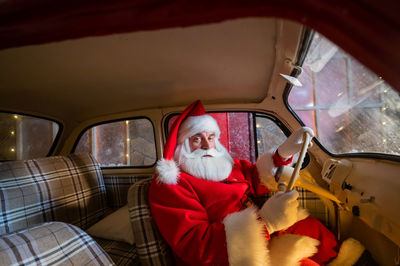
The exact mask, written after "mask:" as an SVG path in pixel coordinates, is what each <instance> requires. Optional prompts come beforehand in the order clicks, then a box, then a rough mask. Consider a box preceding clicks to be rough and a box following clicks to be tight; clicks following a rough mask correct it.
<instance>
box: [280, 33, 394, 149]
mask: <svg viewBox="0 0 400 266" xmlns="http://www.w3.org/2000/svg"><path fill="white" fill-rule="evenodd" d="M302 68H303V71H302V73H301V74H300V76H299V77H298V79H299V81H300V82H301V83H302V86H301V87H293V88H292V90H291V92H290V94H289V99H288V103H289V105H290V107H291V108H292V109H293V110H294V112H295V113H296V114H297V115H298V116H299V117H300V119H301V120H302V121H303V122H304V123H305V124H306V125H307V126H309V127H311V128H312V129H313V130H314V131H315V133H316V137H317V138H318V140H319V141H320V143H321V144H322V145H323V146H324V147H325V148H326V149H327V150H328V151H330V152H332V153H336V154H341V153H360V152H372V153H386V154H394V155H400V136H399V131H400V121H399V120H400V97H399V93H398V92H397V91H395V90H394V89H393V88H391V87H390V86H389V85H388V84H387V83H386V82H385V81H384V80H383V79H382V78H380V77H378V76H377V75H375V74H374V73H373V72H371V71H370V70H368V69H367V68H366V67H364V66H363V65H362V64H361V63H359V62H358V61H357V60H355V59H354V58H352V57H351V56H349V55H348V54H346V53H345V52H344V51H342V50H341V49H339V48H338V47H337V46H336V45H334V44H333V43H331V42H330V41H328V40H327V39H326V38H324V37H323V36H322V35H320V34H317V33H316V34H315V35H314V39H313V41H312V43H311V46H310V50H309V52H308V55H307V57H306V59H305V62H304V64H303V66H302Z"/></svg>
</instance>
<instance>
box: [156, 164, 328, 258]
mask: <svg viewBox="0 0 400 266" xmlns="http://www.w3.org/2000/svg"><path fill="white" fill-rule="evenodd" d="M267 192H268V190H267V189H266V188H265V187H263V186H262V185H261V184H260V181H259V178H258V172H257V168H256V166H255V165H252V164H250V163H249V162H247V161H239V160H235V165H234V167H233V170H232V173H231V175H230V176H229V177H228V178H227V179H226V180H224V181H223V182H214V181H206V180H203V179H199V178H195V177H193V176H190V175H188V174H185V173H181V174H180V176H179V180H178V185H166V184H162V183H159V182H158V181H157V180H156V178H155V179H154V180H153V182H152V184H151V187H150V193H149V202H150V206H151V212H152V215H153V218H154V220H155V222H156V224H157V226H158V228H159V230H160V232H161V234H162V236H163V237H164V239H165V240H166V241H167V243H168V244H169V246H170V247H171V249H172V250H173V252H174V255H175V257H176V263H177V264H178V265H184V264H189V265H211V264H214V265H228V254H227V249H226V235H225V228H224V225H223V224H222V221H223V219H224V218H225V217H226V216H227V215H228V214H230V213H234V212H238V211H240V210H241V209H242V207H243V205H244V204H245V203H246V201H247V199H248V196H260V195H262V194H265V193H267ZM302 226H303V227H309V225H308V224H307V222H303V223H302ZM302 226H300V225H299V226H297V227H296V228H299V229H298V231H299V232H303V231H301V230H303V229H301V228H302ZM319 226H321V227H323V226H322V225H317V224H316V223H315V222H312V224H311V225H310V227H312V228H311V229H309V231H310V236H311V237H314V236H315V232H323V231H324V230H323V229H321V228H319ZM314 227H315V228H314ZM300 229H301V230H300ZM325 230H327V229H325ZM296 232H297V231H296ZM305 233H307V229H305ZM318 236H320V237H324V236H325V234H320V235H318ZM266 237H267V238H269V235H268V232H266ZM327 239H328V238H327ZM329 247H330V245H328V246H326V249H328V248H329ZM326 249H325V246H324V248H321V249H320V252H323V253H326V254H328V255H325V254H322V255H318V256H320V257H322V258H325V257H329V256H330V254H331V253H332V252H330V251H329V250H326ZM317 258H319V257H317Z"/></svg>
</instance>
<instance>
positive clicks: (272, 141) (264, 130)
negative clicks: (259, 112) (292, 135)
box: [256, 116, 286, 154]
mask: <svg viewBox="0 0 400 266" xmlns="http://www.w3.org/2000/svg"><path fill="white" fill-rule="evenodd" d="M256 129H257V149H258V154H264V153H266V152H270V151H275V149H276V148H277V147H278V146H279V145H280V144H282V143H283V142H284V141H285V140H286V135H285V134H284V133H283V131H282V129H280V128H279V127H278V125H277V124H276V123H275V122H274V121H272V120H271V119H269V118H267V117H260V116H257V117H256Z"/></svg>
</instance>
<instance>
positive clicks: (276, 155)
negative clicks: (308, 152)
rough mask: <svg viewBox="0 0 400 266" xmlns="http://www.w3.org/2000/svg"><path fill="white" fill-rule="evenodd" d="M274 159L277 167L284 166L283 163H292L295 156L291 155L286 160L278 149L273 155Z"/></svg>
mask: <svg viewBox="0 0 400 266" xmlns="http://www.w3.org/2000/svg"><path fill="white" fill-rule="evenodd" d="M272 159H273V160H274V165H275V166H276V167H279V166H282V165H288V164H291V163H292V161H293V156H290V158H289V159H287V160H285V159H283V158H282V157H281V156H280V155H279V153H278V150H276V152H275V153H274V156H273V157H272Z"/></svg>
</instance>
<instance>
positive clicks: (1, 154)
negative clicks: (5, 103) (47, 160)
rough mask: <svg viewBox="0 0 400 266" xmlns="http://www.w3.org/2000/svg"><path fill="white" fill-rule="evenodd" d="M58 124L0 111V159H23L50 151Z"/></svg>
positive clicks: (57, 131) (40, 155)
mask: <svg viewBox="0 0 400 266" xmlns="http://www.w3.org/2000/svg"><path fill="white" fill-rule="evenodd" d="M59 131H60V126H59V124H57V123H56V122H54V121H51V120H47V119H44V118H39V117H33V116H29V115H21V114H13V113H6V112H0V160H1V161H9V160H25V159H32V158H38V157H45V156H47V155H49V154H50V153H51V150H52V147H53V146H54V144H55V143H54V142H55V140H56V136H57V135H58V134H59Z"/></svg>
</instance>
